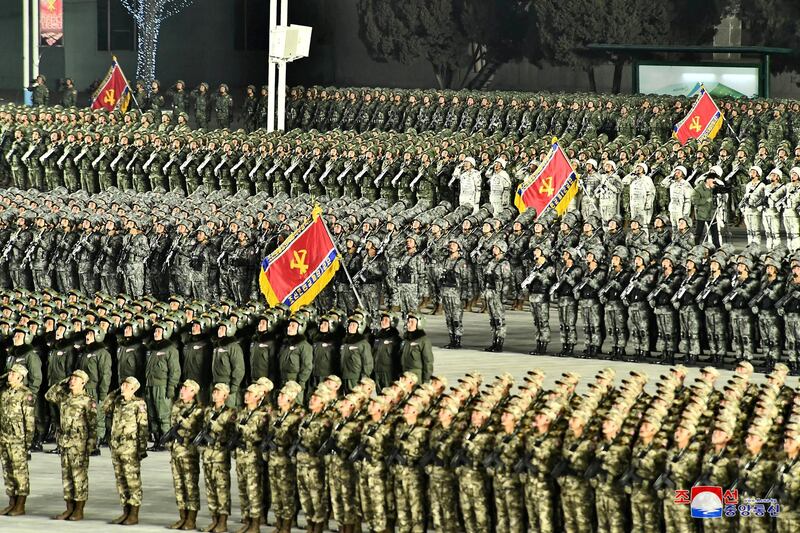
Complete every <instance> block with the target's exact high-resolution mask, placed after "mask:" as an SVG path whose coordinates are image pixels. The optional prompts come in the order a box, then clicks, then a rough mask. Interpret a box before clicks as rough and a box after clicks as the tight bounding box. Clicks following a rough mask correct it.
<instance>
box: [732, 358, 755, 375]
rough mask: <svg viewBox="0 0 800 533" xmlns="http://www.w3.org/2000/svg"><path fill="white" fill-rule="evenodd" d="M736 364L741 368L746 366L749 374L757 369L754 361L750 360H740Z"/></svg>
mask: <svg viewBox="0 0 800 533" xmlns="http://www.w3.org/2000/svg"><path fill="white" fill-rule="evenodd" d="M736 366H737V367H739V368H744V369H745V370H747V372H748V373H749V374H752V373H753V371H754V370H755V369H754V368H753V363H751V362H750V361H739V362H738V363H737V364H736Z"/></svg>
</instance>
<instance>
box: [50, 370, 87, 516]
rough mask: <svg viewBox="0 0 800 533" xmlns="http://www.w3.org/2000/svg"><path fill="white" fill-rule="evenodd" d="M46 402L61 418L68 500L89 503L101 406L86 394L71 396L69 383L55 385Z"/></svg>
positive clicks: (63, 475) (60, 442)
mask: <svg viewBox="0 0 800 533" xmlns="http://www.w3.org/2000/svg"><path fill="white" fill-rule="evenodd" d="M67 379H69V378H67ZM45 399H46V400H47V401H48V402H52V403H54V404H56V405H57V407H58V410H59V412H60V414H61V424H60V426H59V431H58V448H59V450H60V451H61V483H62V485H63V487H64V500H66V501H68V502H69V501H70V500H71V501H78V502H85V501H86V500H87V499H89V454H90V453H91V452H92V451H93V450H94V447H95V445H96V444H97V434H96V430H97V421H96V418H97V403H95V401H94V400H92V399H91V398H90V397H89V395H88V394H86V392H81V393H80V394H71V393H70V392H69V390H68V389H67V387H66V382H65V381H59V382H57V383H54V384H53V385H52V386H51V387H50V389H49V390H48V391H47V393H46V394H45Z"/></svg>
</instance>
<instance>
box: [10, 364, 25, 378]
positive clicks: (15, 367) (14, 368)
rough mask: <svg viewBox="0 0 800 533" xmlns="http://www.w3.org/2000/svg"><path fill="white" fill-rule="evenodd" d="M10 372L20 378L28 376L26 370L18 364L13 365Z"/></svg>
mask: <svg viewBox="0 0 800 533" xmlns="http://www.w3.org/2000/svg"><path fill="white" fill-rule="evenodd" d="M10 372H14V373H15V374H17V375H19V376H22V377H23V378H24V377H27V375H28V369H27V368H25V367H24V366H22V365H21V364H19V363H17V364H15V365H13V366H12V367H11V369H10Z"/></svg>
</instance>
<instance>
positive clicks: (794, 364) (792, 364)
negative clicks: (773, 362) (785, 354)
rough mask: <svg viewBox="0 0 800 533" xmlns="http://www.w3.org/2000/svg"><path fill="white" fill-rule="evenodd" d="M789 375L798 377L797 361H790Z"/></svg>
mask: <svg viewBox="0 0 800 533" xmlns="http://www.w3.org/2000/svg"><path fill="white" fill-rule="evenodd" d="M789 375H791V376H796V375H797V361H789Z"/></svg>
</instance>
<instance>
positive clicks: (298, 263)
mask: <svg viewBox="0 0 800 533" xmlns="http://www.w3.org/2000/svg"><path fill="white" fill-rule="evenodd" d="M292 255H293V258H292V261H291V263H289V268H291V269H292V270H294V269H295V268H296V269H297V270H299V271H300V274H301V275H305V273H306V272H307V271H308V264H307V263H306V255H308V250H300V251H299V252H292Z"/></svg>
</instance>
